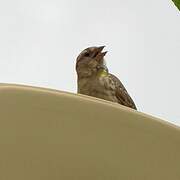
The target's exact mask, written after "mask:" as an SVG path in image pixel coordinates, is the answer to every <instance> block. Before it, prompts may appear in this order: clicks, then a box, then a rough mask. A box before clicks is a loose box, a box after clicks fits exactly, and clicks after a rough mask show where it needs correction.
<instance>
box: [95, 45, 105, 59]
mask: <svg viewBox="0 0 180 180" xmlns="http://www.w3.org/2000/svg"><path fill="white" fill-rule="evenodd" d="M104 48H105V46H100V47H98V48H97V49H96V54H95V58H96V60H101V59H103V57H104V56H105V55H106V53H107V51H105V52H102V51H103V49H104Z"/></svg>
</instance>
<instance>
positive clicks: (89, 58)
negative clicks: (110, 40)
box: [76, 46, 137, 110]
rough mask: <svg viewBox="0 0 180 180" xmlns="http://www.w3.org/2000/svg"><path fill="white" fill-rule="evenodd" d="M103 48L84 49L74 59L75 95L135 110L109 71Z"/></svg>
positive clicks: (124, 89) (130, 100)
mask: <svg viewBox="0 0 180 180" xmlns="http://www.w3.org/2000/svg"><path fill="white" fill-rule="evenodd" d="M104 48H105V46H93V47H88V48H86V49H84V50H83V51H82V52H81V53H80V54H79V55H78V57H77V59H76V72H77V93H79V94H84V95H88V96H93V97H96V98H100V99H104V100H107V101H111V102H115V103H119V104H121V105H124V106H127V107H129V108H132V109H135V110H137V108H136V105H135V103H134V101H133V100H132V98H131V97H130V95H129V93H128V92H127V90H126V88H125V87H124V85H123V84H122V82H121V81H120V80H119V79H118V78H117V77H116V76H115V75H113V74H111V73H109V70H108V68H107V66H106V63H105V59H104V57H105V55H106V53H107V51H104V52H103V49H104Z"/></svg>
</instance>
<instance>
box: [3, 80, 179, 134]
mask: <svg viewBox="0 0 180 180" xmlns="http://www.w3.org/2000/svg"><path fill="white" fill-rule="evenodd" d="M2 89H4V90H5V89H8V90H11V91H13V90H25V91H27V92H28V91H34V92H38V93H47V94H49V95H57V96H65V97H68V98H72V99H77V98H78V99H81V100H82V101H89V102H93V103H99V104H103V105H105V106H111V107H113V108H118V109H119V110H121V111H125V112H126V113H135V114H137V115H139V116H142V117H146V118H148V119H149V120H150V121H154V122H157V123H160V124H162V125H165V126H168V127H169V128H174V129H177V130H179V131H180V127H179V126H177V125H175V124H173V123H170V122H168V121H165V120H163V119H160V118H157V117H154V116H152V115H148V114H145V113H143V112H140V111H136V110H134V109H131V108H128V107H125V106H122V105H119V104H116V103H113V102H110V101H106V100H103V99H99V98H95V97H91V96H86V95H83V94H74V93H71V92H65V91H61V90H55V89H50V88H44V87H35V86H28V85H19V84H7V83H0V91H1V90H2Z"/></svg>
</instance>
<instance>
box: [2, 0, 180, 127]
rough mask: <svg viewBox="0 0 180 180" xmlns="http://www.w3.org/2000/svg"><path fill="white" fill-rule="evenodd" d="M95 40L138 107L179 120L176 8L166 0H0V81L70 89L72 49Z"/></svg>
mask: <svg viewBox="0 0 180 180" xmlns="http://www.w3.org/2000/svg"><path fill="white" fill-rule="evenodd" d="M98 45H106V46H107V47H106V50H108V54H107V55H106V63H107V65H108V67H109V71H110V72H111V73H113V74H115V75H116V76H117V77H119V78H120V79H121V81H122V82H123V83H124V85H125V87H126V88H127V90H128V91H129V93H130V94H131V96H132V97H133V99H134V101H135V102H136V104H137V107H138V109H139V110H140V111H142V112H145V113H148V114H151V115H154V116H156V117H160V118H163V119H166V120H168V121H170V122H172V123H175V124H178V125H180V105H179V103H180V80H179V79H180V12H179V11H178V10H177V8H176V7H175V6H174V4H173V3H172V2H171V0H158V1H157V0H151V1H144V0H136V1H132V0H126V1H124V0H123V1H122V0H91V1H89V0H78V1H75V0H46V1H45V0H5V1H3V0H1V1H0V82H4V83H18V84H25V85H33V86H41V87H48V88H53V89H59V90H63V91H70V92H74V93H75V92H76V88H77V86H76V72H75V60H76V57H77V55H78V54H79V53H80V51H81V50H83V49H84V48H86V47H88V46H98Z"/></svg>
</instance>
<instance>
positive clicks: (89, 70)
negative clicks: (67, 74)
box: [76, 46, 108, 78]
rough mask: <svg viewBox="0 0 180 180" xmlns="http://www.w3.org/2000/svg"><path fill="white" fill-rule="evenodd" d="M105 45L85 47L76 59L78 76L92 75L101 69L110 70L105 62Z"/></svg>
mask: <svg viewBox="0 0 180 180" xmlns="http://www.w3.org/2000/svg"><path fill="white" fill-rule="evenodd" d="M104 47H105V46H100V47H89V48H86V49H84V50H83V51H82V52H81V53H80V54H79V56H78V57H77V61H76V71H77V74H78V77H82V78H83V77H85V78H86V77H91V76H93V75H96V74H97V73H98V72H99V71H102V70H103V71H108V70H107V67H106V65H105V62H104V56H105V55H106V53H107V51H105V52H102V51H103V49H104Z"/></svg>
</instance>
